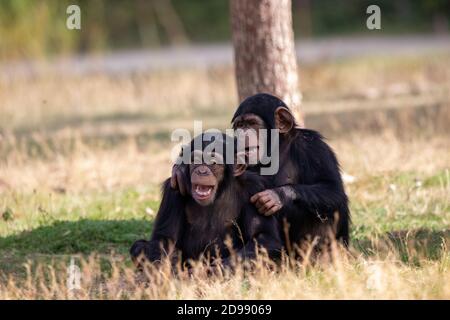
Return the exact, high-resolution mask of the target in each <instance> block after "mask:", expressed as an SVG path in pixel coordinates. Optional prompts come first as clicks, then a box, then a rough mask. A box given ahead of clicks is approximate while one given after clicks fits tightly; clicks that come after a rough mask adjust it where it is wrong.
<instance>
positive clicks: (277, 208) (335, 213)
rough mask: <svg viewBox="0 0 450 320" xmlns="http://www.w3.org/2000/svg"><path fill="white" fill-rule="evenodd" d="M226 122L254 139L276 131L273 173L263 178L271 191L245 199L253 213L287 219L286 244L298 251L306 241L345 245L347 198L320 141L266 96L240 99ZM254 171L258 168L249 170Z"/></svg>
mask: <svg viewBox="0 0 450 320" xmlns="http://www.w3.org/2000/svg"><path fill="white" fill-rule="evenodd" d="M232 123H233V128H234V129H242V130H241V131H243V132H244V133H245V132H246V130H248V129H254V130H251V132H256V134H258V130H259V129H279V164H280V166H279V170H278V172H277V173H276V174H274V175H272V176H267V179H270V180H271V185H272V188H271V189H268V190H265V191H262V192H259V193H257V194H255V195H254V196H252V197H251V202H252V203H254V204H255V206H256V207H257V209H258V211H259V212H260V213H261V214H263V215H266V216H270V215H273V214H275V213H277V214H276V216H277V217H278V219H279V221H280V223H281V224H283V223H284V220H287V223H288V226H289V232H288V236H289V240H290V242H291V243H295V244H297V245H300V247H302V246H301V245H302V242H303V241H305V240H306V239H308V238H309V239H313V238H315V237H319V239H322V240H323V239H325V238H329V236H330V235H332V237H335V238H336V239H338V240H340V241H342V242H343V244H344V245H348V241H349V223H350V212H349V209H348V199H347V196H346V194H345V191H344V186H343V183H342V179H341V174H340V169H339V164H338V161H337V159H336V156H335V154H334V152H333V151H332V150H331V148H330V147H329V146H328V145H327V144H326V143H325V142H324V140H323V137H322V136H321V135H320V134H319V133H318V132H316V131H313V130H308V129H302V128H299V127H297V125H296V123H295V119H294V117H293V116H292V114H291V112H290V110H289V108H288V107H287V106H286V104H285V103H284V102H283V101H281V100H280V99H278V98H277V97H275V96H272V95H270V94H256V95H254V96H251V97H249V98H247V99H245V100H244V101H243V102H242V103H241V104H240V106H239V107H238V109H237V110H236V112H235V114H234V116H233V119H232ZM269 135H270V132H269ZM256 141H260V139H256ZM261 147H264V146H262V145H260V144H258V143H257V144H256V145H254V146H252V148H250V149H247V152H252V151H253V152H255V151H256V150H259V148H261ZM265 147H266V148H267V146H265ZM247 156H249V154H248V153H247ZM260 167H261V165H260V164H259V165H256V166H253V167H250V168H249V170H252V171H257V170H259V169H260ZM328 240H329V239H328Z"/></svg>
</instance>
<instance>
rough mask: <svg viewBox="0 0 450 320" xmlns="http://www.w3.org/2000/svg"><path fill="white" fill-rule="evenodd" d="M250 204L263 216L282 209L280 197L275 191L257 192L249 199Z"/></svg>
mask: <svg viewBox="0 0 450 320" xmlns="http://www.w3.org/2000/svg"><path fill="white" fill-rule="evenodd" d="M250 202H252V203H253V204H254V205H255V206H256V208H257V209H258V212H259V213H261V214H263V215H265V216H270V215H272V214H274V213H276V212H278V211H279V210H280V209H281V208H283V203H282V201H281V198H280V195H279V194H278V192H277V191H276V190H275V189H267V190H264V191H261V192H258V193H257V194H255V195H253V196H252V197H251V198H250Z"/></svg>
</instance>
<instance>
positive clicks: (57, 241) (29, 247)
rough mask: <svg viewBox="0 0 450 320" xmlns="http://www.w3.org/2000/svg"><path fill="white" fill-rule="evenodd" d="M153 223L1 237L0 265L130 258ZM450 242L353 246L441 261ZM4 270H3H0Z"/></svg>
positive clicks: (425, 232) (76, 226)
mask: <svg viewBox="0 0 450 320" xmlns="http://www.w3.org/2000/svg"><path fill="white" fill-rule="evenodd" d="M151 229H152V222H150V221H147V220H136V219H132V220H79V221H59V222H55V223H54V224H52V225H48V226H42V227H38V228H36V229H33V230H31V231H25V232H22V233H20V234H16V235H11V236H8V237H4V238H0V266H1V265H3V264H4V263H5V259H6V260H7V257H10V258H12V257H15V258H26V257H30V256H36V255H44V256H51V255H71V254H81V255H89V254H91V253H96V254H109V253H112V252H114V253H116V254H119V255H124V256H128V249H129V248H130V246H131V244H132V243H133V242H134V241H135V240H137V239H141V238H148V237H149V236H150V233H151ZM449 240H450V229H447V230H441V231H434V230H429V229H416V230H400V231H392V232H389V233H386V234H384V235H381V236H379V237H377V238H375V239H373V238H369V237H361V238H359V239H354V240H353V241H352V247H353V248H354V249H356V250H357V251H359V252H361V253H363V254H364V255H367V256H370V255H375V254H381V255H383V254H384V253H390V252H392V251H394V253H397V254H398V256H399V257H400V258H401V259H402V261H404V262H406V263H416V259H420V258H421V259H423V258H426V259H438V258H439V257H440V255H441V253H442V250H445V246H443V243H448V242H449ZM0 269H1V268H0Z"/></svg>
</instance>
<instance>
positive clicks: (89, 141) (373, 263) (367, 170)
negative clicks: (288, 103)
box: [0, 53, 450, 299]
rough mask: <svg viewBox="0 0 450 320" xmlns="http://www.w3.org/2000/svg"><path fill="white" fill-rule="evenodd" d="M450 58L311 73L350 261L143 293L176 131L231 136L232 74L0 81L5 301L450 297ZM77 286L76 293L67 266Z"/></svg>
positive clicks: (174, 282) (40, 76)
mask: <svg viewBox="0 0 450 320" xmlns="http://www.w3.org/2000/svg"><path fill="white" fill-rule="evenodd" d="M449 59H450V56H448V54H431V53H427V54H426V55H414V56H403V57H395V58H390V57H365V58H361V59H358V58H351V59H341V60H333V61H329V62H326V63H318V62H317V63H314V64H308V65H306V66H304V67H303V68H302V69H301V74H300V75H301V83H302V84H301V86H302V92H303V96H304V104H303V111H304V112H305V114H306V125H307V127H310V128H313V129H318V130H320V131H321V132H323V133H324V134H325V136H326V137H327V139H328V142H329V143H330V145H331V146H332V147H333V149H334V150H335V151H336V153H337V155H338V158H339V160H340V162H341V164H342V170H343V172H345V174H346V175H349V176H351V177H350V178H347V179H346V181H347V183H346V191H347V193H348V195H349V198H350V201H351V213H352V220H353V223H352V228H351V238H352V245H351V255H350V256H348V255H345V254H342V253H339V254H338V255H337V257H336V259H335V262H334V263H332V264H326V265H323V266H320V267H317V266H316V267H311V266H310V265H302V266H292V265H289V262H286V264H285V265H283V267H282V268H281V270H279V271H278V272H274V271H269V270H267V269H265V268H262V264H261V265H260V268H257V270H256V271H255V272H254V273H248V272H244V271H243V270H241V272H237V274H235V275H222V276H218V277H215V278H212V279H211V278H205V277H204V276H202V275H201V272H199V274H198V275H194V276H193V277H191V278H184V277H180V278H173V277H170V276H168V274H167V272H163V271H161V272H159V273H158V272H157V273H155V274H152V279H153V280H152V282H151V284H150V285H149V286H147V287H145V286H141V285H139V284H136V283H135V282H134V280H133V279H134V275H133V267H132V264H131V261H130V260H129V257H128V249H129V247H130V245H131V244H132V243H133V241H134V240H137V239H139V238H147V237H149V235H150V232H151V229H152V221H153V219H154V215H155V212H156V211H157V209H158V205H159V199H160V194H159V185H160V183H161V182H162V181H163V179H165V178H166V177H168V175H169V173H170V167H171V162H170V157H171V154H170V153H171V149H172V148H173V147H174V146H175V143H173V142H171V141H170V133H171V131H172V130H173V129H175V128H186V129H189V130H192V129H193V120H203V121H204V122H203V127H204V128H205V129H206V128H211V127H215V128H219V129H225V128H227V127H229V120H230V118H231V115H232V112H233V109H234V108H235V107H236V104H237V98H236V94H235V87H234V86H235V83H234V79H233V73H232V70H231V69H230V68H228V67H223V68H222V67H208V68H204V69H186V68H184V67H183V68H181V69H171V70H166V71H155V70H153V71H142V72H125V73H119V74H108V75H106V74H102V73H95V72H92V73H86V74H82V75H77V74H71V75H62V74H60V73H53V72H45V71H41V72H39V73H37V74H35V75H32V76H30V75H18V76H12V75H3V76H2V77H0V84H1V85H0V88H1V89H0V100H1V101H2V105H1V107H0V108H1V116H0V214H1V217H0V298H174V299H181V298H194V299H198V298H223V299H227V298H244V299H245V298H256V299H258V298H266V299H270V298H274V299H293V298H299V299H300V298H306V299H309V298H343V299H345V298H385V299H397V298H417V299H422V298H438V299H449V298H450V256H449V251H448V245H449V239H450V198H449V194H450V192H449V191H450V140H449V138H450V137H449V131H448V127H449V125H450V91H449V88H450V66H449V65H448V63H446V62H447V61H449ZM72 258H74V260H75V262H76V263H77V264H78V265H80V266H81V288H80V289H79V290H77V291H76V292H73V291H71V290H68V289H67V283H66V280H67V267H68V265H69V262H70V260H71V259H72Z"/></svg>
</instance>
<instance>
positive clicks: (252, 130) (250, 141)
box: [233, 107, 295, 165]
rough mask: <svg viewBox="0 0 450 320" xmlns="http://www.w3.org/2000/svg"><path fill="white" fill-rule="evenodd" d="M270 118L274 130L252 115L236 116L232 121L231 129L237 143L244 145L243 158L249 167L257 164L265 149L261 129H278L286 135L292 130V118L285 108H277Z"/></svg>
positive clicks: (258, 117)
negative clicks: (272, 121)
mask: <svg viewBox="0 0 450 320" xmlns="http://www.w3.org/2000/svg"><path fill="white" fill-rule="evenodd" d="M270 117H273V118H272V119H274V123H275V128H269V125H268V124H267V123H266V122H265V121H264V120H263V119H262V118H261V117H260V116H258V115H256V114H254V113H244V114H242V115H239V116H237V117H236V118H235V119H234V121H233V129H234V130H236V131H235V132H236V135H237V139H238V141H241V143H243V145H245V156H246V159H247V161H249V164H250V165H251V164H257V163H258V162H259V161H257V160H258V159H259V158H258V157H259V155H261V154H263V153H264V152H265V148H266V147H267V146H266V145H265V142H267V141H263V140H264V139H261V136H260V130H261V129H278V130H279V132H280V134H287V133H289V132H290V131H291V130H292V129H293V128H294V125H295V120H294V117H293V116H292V114H291V112H290V111H289V109H287V108H285V107H278V108H277V109H276V110H275V112H274V114H273V115H270ZM238 129H240V130H238ZM251 159H253V161H251ZM255 160H256V161H255Z"/></svg>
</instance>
